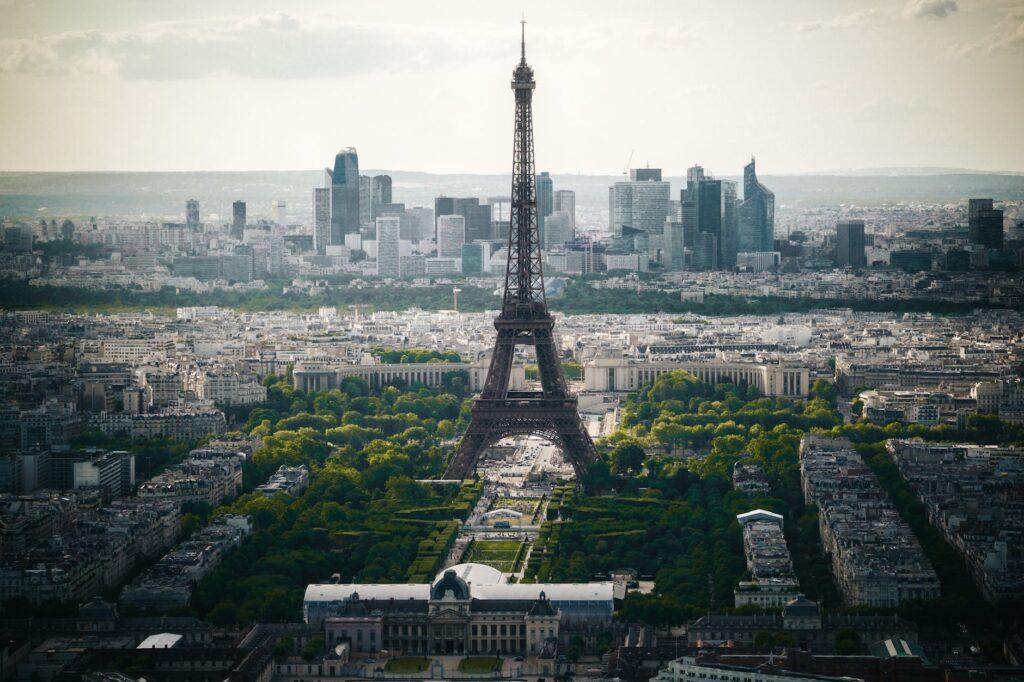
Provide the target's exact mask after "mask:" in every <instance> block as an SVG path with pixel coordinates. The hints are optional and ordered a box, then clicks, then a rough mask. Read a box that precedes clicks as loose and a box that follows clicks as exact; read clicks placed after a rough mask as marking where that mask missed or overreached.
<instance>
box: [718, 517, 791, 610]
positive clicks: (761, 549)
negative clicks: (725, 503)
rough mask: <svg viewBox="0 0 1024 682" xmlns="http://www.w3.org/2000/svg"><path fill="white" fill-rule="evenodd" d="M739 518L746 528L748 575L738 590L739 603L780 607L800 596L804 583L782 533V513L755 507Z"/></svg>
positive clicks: (745, 550) (744, 529) (741, 524)
mask: <svg viewBox="0 0 1024 682" xmlns="http://www.w3.org/2000/svg"><path fill="white" fill-rule="evenodd" d="M736 519H737V520H738V521H739V522H740V527H741V528H742V529H743V554H744V556H745V557H746V560H747V574H748V576H747V577H746V579H744V580H741V581H740V583H739V584H738V585H737V586H736V589H735V591H734V594H735V599H736V602H735V603H736V606H737V607H740V606H759V607H761V608H778V607H782V606H785V605H786V604H788V603H789V602H791V601H793V600H794V599H796V598H797V597H798V596H800V582H799V581H798V580H797V579H796V573H794V572H793V559H792V558H791V557H790V555H789V547H788V546H787V545H786V537H785V535H783V533H782V525H783V518H782V515H781V514H775V513H774V512H770V511H765V510H764V509H754V510H753V511H749V512H746V513H744V514H739V515H737V517H736Z"/></svg>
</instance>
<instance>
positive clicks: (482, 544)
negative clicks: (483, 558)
mask: <svg viewBox="0 0 1024 682" xmlns="http://www.w3.org/2000/svg"><path fill="white" fill-rule="evenodd" d="M521 544H522V543H521V542H520V541H519V540H477V541H476V542H474V543H473V551H474V553H475V552H480V553H482V554H495V553H497V552H512V553H515V552H518V551H519V545H521Z"/></svg>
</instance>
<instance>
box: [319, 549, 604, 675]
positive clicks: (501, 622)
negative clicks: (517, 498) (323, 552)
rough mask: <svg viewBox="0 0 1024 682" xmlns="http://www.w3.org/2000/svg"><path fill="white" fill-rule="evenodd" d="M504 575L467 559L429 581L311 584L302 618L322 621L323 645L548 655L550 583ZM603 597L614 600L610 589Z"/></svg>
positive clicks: (552, 611) (552, 609)
mask: <svg viewBox="0 0 1024 682" xmlns="http://www.w3.org/2000/svg"><path fill="white" fill-rule="evenodd" d="M504 578H505V576H504V574H502V573H501V572H500V571H498V570H496V569H494V568H491V567H490V566H485V565H483V564H472V563H470V564H460V565H458V566H453V567H452V568H449V569H447V570H445V571H443V572H442V573H441V574H439V575H438V576H436V577H435V578H434V581H433V583H432V584H430V585H340V584H339V585H334V584H332V585H310V586H309V588H307V590H306V601H305V603H304V609H305V611H306V619H307V622H310V623H316V622H322V624H323V627H324V636H325V639H326V641H327V643H328V645H334V644H337V643H339V642H348V643H349V644H350V646H351V650H352V651H354V652H376V651H381V650H387V651H389V652H392V653H394V654H398V653H401V654H403V655H409V654H420V655H444V654H511V655H516V654H519V655H534V656H544V655H546V654H552V653H553V652H554V650H555V645H556V642H557V640H558V632H559V627H560V622H561V616H562V613H561V611H560V610H559V609H558V608H557V606H556V605H555V604H553V603H552V601H551V600H549V599H548V596H547V592H546V590H547V589H548V588H549V587H552V586H548V585H536V584H534V585H529V584H507V583H505V581H504ZM609 585H610V584H609ZM554 587H555V588H558V587H559V586H557V585H555V586H554ZM570 587H571V586H570ZM565 596H576V597H581V596H584V595H583V594H582V592H581V591H580V590H579V589H576V590H575V592H574V593H571V594H570V593H567V594H566V595H565ZM592 596H594V595H592ZM608 600H609V606H611V594H610V591H609V595H608Z"/></svg>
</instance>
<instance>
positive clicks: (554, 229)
mask: <svg viewBox="0 0 1024 682" xmlns="http://www.w3.org/2000/svg"><path fill="white" fill-rule="evenodd" d="M544 224H545V228H544V241H543V242H542V243H541V245H542V246H543V248H544V250H545V251H550V250H551V249H553V248H555V247H558V246H562V245H563V244H565V243H566V242H571V241H572V240H573V239H575V238H576V231H575V230H574V229H573V226H572V219H571V218H570V217H569V214H568V213H566V212H565V211H555V212H554V213H552V214H551V215H549V216H548V217H547V219H546V220H545V223H544Z"/></svg>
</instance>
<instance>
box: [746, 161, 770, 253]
mask: <svg viewBox="0 0 1024 682" xmlns="http://www.w3.org/2000/svg"><path fill="white" fill-rule="evenodd" d="M774 240H775V195H774V194H772V192H771V190H769V189H768V188H767V187H765V186H764V185H762V184H761V183H760V182H758V181H757V172H756V168H755V166H754V159H750V163H749V164H747V165H746V166H745V167H744V168H743V203H741V204H740V206H739V250H740V251H748V252H749V251H771V250H773V248H774Z"/></svg>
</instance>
